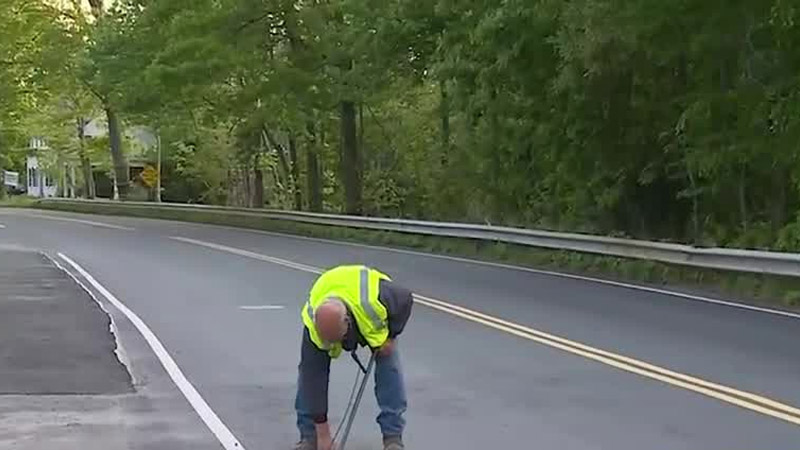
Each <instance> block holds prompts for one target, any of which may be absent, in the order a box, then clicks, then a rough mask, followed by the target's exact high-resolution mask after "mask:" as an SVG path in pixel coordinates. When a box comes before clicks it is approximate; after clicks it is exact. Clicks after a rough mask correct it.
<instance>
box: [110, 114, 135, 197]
mask: <svg viewBox="0 0 800 450" xmlns="http://www.w3.org/2000/svg"><path fill="white" fill-rule="evenodd" d="M106 117H107V119H108V139H109V142H110V147H111V159H112V160H113V162H114V175H115V177H114V178H115V179H116V185H117V192H118V193H119V198H120V200H126V199H127V198H128V191H129V189H130V174H129V173H128V160H127V159H126V158H125V153H124V151H123V149H122V132H121V130H120V123H119V117H117V113H116V112H115V111H114V109H113V108H111V107H108V106H107V107H106Z"/></svg>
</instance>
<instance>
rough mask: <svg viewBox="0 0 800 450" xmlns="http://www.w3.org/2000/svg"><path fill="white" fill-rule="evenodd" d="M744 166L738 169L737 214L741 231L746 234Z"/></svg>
mask: <svg viewBox="0 0 800 450" xmlns="http://www.w3.org/2000/svg"><path fill="white" fill-rule="evenodd" d="M746 167H747V166H746V165H745V164H742V166H741V167H740V168H739V214H741V221H742V230H744V232H745V233H746V232H747V229H748V222H749V220H748V218H747V185H746V184H745V179H746V178H745V170H746Z"/></svg>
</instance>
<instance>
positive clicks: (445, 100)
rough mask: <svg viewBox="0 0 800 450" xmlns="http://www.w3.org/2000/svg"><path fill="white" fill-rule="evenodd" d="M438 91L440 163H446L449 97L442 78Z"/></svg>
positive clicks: (448, 132) (448, 136) (448, 143)
mask: <svg viewBox="0 0 800 450" xmlns="http://www.w3.org/2000/svg"><path fill="white" fill-rule="evenodd" d="M439 92H440V94H441V98H440V99H439V102H440V103H439V114H440V116H441V121H442V165H446V164H447V158H448V155H449V153H450V98H449V97H448V94H447V84H446V83H445V82H444V80H440V81H439Z"/></svg>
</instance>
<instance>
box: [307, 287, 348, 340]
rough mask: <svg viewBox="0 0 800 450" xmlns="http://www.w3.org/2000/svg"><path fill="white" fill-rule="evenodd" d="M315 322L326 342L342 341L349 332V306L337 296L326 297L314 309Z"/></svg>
mask: <svg viewBox="0 0 800 450" xmlns="http://www.w3.org/2000/svg"><path fill="white" fill-rule="evenodd" d="M314 323H315V325H316V326H317V332H318V333H319V336H320V337H321V338H322V340H323V341H325V342H340V341H341V340H342V339H344V335H345V333H347V326H348V324H347V307H345V306H344V302H343V301H342V300H341V299H339V298H337V297H330V298H327V299H325V301H324V302H322V304H320V305H319V306H318V307H317V309H316V311H314Z"/></svg>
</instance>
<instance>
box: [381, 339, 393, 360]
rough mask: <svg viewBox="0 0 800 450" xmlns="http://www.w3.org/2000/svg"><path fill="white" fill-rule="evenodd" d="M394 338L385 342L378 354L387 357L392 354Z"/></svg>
mask: <svg viewBox="0 0 800 450" xmlns="http://www.w3.org/2000/svg"><path fill="white" fill-rule="evenodd" d="M394 346H395V343H394V339H387V340H386V342H384V343H383V345H382V346H381V348H379V349H378V356H382V357H384V358H385V357H387V356H391V354H392V353H393V352H394Z"/></svg>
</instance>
